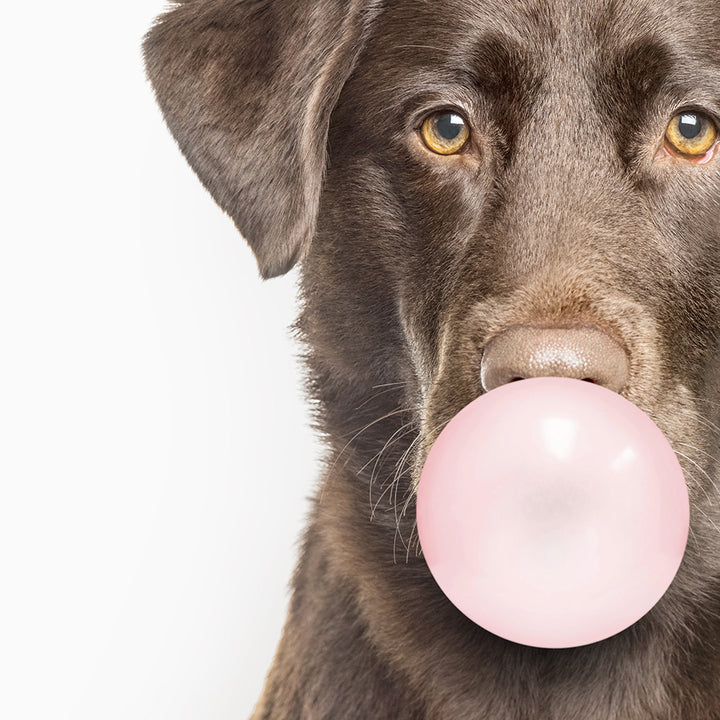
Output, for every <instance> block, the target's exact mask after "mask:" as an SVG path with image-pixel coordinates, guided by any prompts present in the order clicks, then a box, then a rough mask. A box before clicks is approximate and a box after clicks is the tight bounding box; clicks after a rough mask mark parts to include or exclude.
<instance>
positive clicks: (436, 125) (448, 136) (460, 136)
mask: <svg viewBox="0 0 720 720" xmlns="http://www.w3.org/2000/svg"><path fill="white" fill-rule="evenodd" d="M421 131H422V138H423V141H424V142H425V145H427V147H428V149H430V150H432V151H433V152H434V153H438V154H439V155H452V154H453V153H456V152H459V151H460V150H461V149H462V147H463V146H464V145H465V143H466V142H467V140H468V138H469V137H470V130H469V128H468V126H467V123H466V122H465V120H463V119H462V117H460V115H458V114H457V113H454V112H449V111H443V112H437V113H433V114H432V115H430V116H429V117H427V118H426V119H425V122H423V124H422V130H421Z"/></svg>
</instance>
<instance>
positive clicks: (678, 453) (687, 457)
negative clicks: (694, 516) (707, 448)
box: [675, 450, 717, 505]
mask: <svg viewBox="0 0 720 720" xmlns="http://www.w3.org/2000/svg"><path fill="white" fill-rule="evenodd" d="M675 454H676V455H680V457H684V458H685V459H686V460H687V461H688V462H691V463H692V464H693V465H694V466H695V467H696V468H697V469H698V470H699V471H700V472H701V473H702V474H703V475H704V476H705V477H706V478H707V479H708V480H709V481H710V485H711V486H712V488H713V489H714V490H717V485H716V484H715V481H714V480H713V479H712V478H711V477H710V475H708V473H707V471H706V470H705V469H704V468H703V467H702V466H701V465H699V464H698V463H696V462H695V460H693V459H692V458H691V457H689V456H687V455H685V453H681V452H680V451H679V450H675ZM691 477H692V476H691ZM693 479H694V480H695V482H696V484H697V486H698V487H699V488H700V489H701V490H702V491H703V493H705V497H707V499H708V503H709V504H710V505H713V504H714V503H713V501H712V499H711V498H710V495H709V494H708V491H707V490H706V489H705V486H704V485H703V484H702V483H699V482H697V479H695V478H693Z"/></svg>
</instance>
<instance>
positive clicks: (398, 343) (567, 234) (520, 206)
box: [146, 0, 720, 625]
mask: <svg viewBox="0 0 720 720" xmlns="http://www.w3.org/2000/svg"><path fill="white" fill-rule="evenodd" d="M280 4H281V3H279V2H272V0H266V1H265V2H247V3H240V4H237V3H235V4H232V3H229V2H223V1H222V0H210V2H206V3H200V4H198V3H197V2H187V3H183V4H182V5H181V6H180V7H179V8H178V9H177V10H174V11H172V12H171V13H170V14H169V15H168V16H167V17H166V19H165V20H164V22H163V23H162V24H161V25H159V26H158V27H157V28H156V29H155V30H154V31H153V33H152V34H151V36H150V39H149V41H148V43H147V44H146V53H147V57H148V67H149V71H150V76H151V78H152V79H153V82H154V83H155V86H156V89H157V91H158V98H159V100H160V103H161V105H162V106H163V109H164V111H165V113H166V117H167V118H168V123H169V125H170V127H171V129H172V130H173V132H174V133H175V134H176V136H177V138H178V140H179V143H180V146H181V148H182V149H183V150H184V152H185V153H186V154H187V156H188V158H189V160H190V162H191V163H192V164H193V166H194V167H195V169H196V170H197V172H198V173H199V174H200V177H201V178H202V179H203V181H204V182H205V184H206V185H207V186H208V187H209V189H210V190H211V192H212V193H213V194H214V196H215V197H216V199H217V200H218V202H219V203H220V204H221V205H222V206H223V207H224V208H225V209H226V210H227V211H228V212H230V213H231V214H232V216H233V217H234V219H235V221H236V223H237V224H238V227H239V228H240V229H241V230H242V231H243V234H245V236H246V237H247V239H248V241H249V242H250V244H251V245H252V247H253V249H254V251H255V252H256V254H257V256H258V262H259V264H260V268H261V272H262V273H263V274H264V275H265V276H266V277H268V276H272V275H276V274H279V273H281V272H283V271H284V270H286V269H287V268H289V267H290V266H291V265H292V264H293V263H294V262H295V261H296V260H297V259H299V258H302V264H301V272H302V299H303V309H302V313H301V316H300V318H299V320H298V328H299V330H300V331H301V333H302V337H303V339H304V340H305V341H306V343H307V346H308V356H307V361H308V368H309V389H310V392H311V394H312V396H313V397H314V398H315V399H317V400H318V401H319V405H318V425H319V427H320V428H321V429H322V430H323V431H324V432H326V433H327V436H328V439H329V442H330V444H331V446H332V449H333V454H332V455H331V457H332V458H334V459H335V461H336V462H342V463H343V464H344V465H345V466H346V467H348V468H349V469H350V470H351V471H352V474H353V476H354V478H355V482H356V483H357V486H358V497H362V498H363V499H364V500H365V506H364V507H365V508H366V510H367V512H366V513H365V514H364V515H363V516H361V517H357V518H356V519H355V520H353V521H352V522H355V523H357V524H358V525H360V524H363V523H367V521H368V520H369V519H370V517H371V516H372V521H373V523H374V526H375V527H376V528H378V529H379V530H378V535H376V536H374V540H373V544H372V547H371V546H370V545H368V546H366V548H365V550H364V552H365V554H366V555H372V553H373V552H376V553H377V554H382V553H384V552H386V550H385V548H389V552H390V553H393V552H394V551H395V550H396V549H397V548H398V547H400V548H401V549H402V552H401V553H397V554H396V555H394V556H395V557H396V559H398V560H400V558H401V557H402V556H403V555H404V556H405V557H404V560H405V561H406V562H412V561H413V558H415V559H417V557H418V552H417V550H418V547H417V536H416V534H415V533H414V527H413V525H414V488H415V484H416V482H417V479H418V476H419V470H420V468H421V467H422V463H423V460H424V458H425V456H426V454H427V452H428V450H429V447H430V446H431V444H432V442H433V440H434V439H435V438H436V437H437V435H438V434H439V432H440V430H441V429H442V427H443V426H444V425H445V424H446V423H447V422H448V421H449V420H450V418H452V417H453V416H454V415H455V414H456V413H457V412H458V411H459V410H460V409H461V408H463V407H464V406H465V405H466V404H468V403H469V402H470V401H472V400H473V399H474V398H476V397H477V396H478V395H479V394H481V393H482V392H484V391H486V390H487V389H488V388H489V384H490V383H489V381H488V380H487V377H489V376H490V375H492V373H485V375H484V372H485V370H487V368H486V367H484V366H483V363H484V362H489V361H488V360H487V358H488V353H489V348H490V347H491V344H492V342H493V340H494V339H496V338H499V337H504V338H505V342H506V345H507V347H506V348H505V350H504V351H503V352H502V353H500V355H501V356H502V360H501V361H499V362H500V365H502V363H503V362H504V361H505V360H506V359H507V356H508V354H509V355H510V356H512V357H513V358H514V359H513V362H515V361H517V362H519V363H520V365H522V363H523V360H522V356H523V353H525V354H526V355H528V356H531V355H533V351H532V347H531V345H532V343H533V342H537V343H539V344H540V345H541V346H542V344H543V343H548V342H550V341H549V340H548V338H551V333H553V332H555V333H557V332H560V334H561V335H562V332H563V331H568V332H571V333H572V332H574V331H577V333H576V334H575V335H573V337H574V338H576V339H577V338H579V340H578V342H579V343H580V345H581V351H580V353H579V355H580V356H582V355H583V352H584V350H582V348H583V347H584V348H585V351H587V353H586V354H590V355H592V351H593V348H594V349H597V347H599V346H598V345H597V343H600V346H602V347H601V350H600V352H599V354H600V356H601V360H600V361H599V362H598V363H596V366H595V367H593V368H592V371H593V373H595V374H596V375H597V374H598V373H599V375H598V377H599V378H600V379H599V380H598V377H595V375H593V374H591V375H590V376H589V377H590V379H593V380H594V381H599V382H603V383H604V384H608V385H609V386H610V385H612V386H613V389H615V390H617V391H618V392H621V393H622V394H623V395H624V396H625V397H627V398H628V399H629V400H631V401H632V402H634V403H635V404H637V405H638V406H639V407H640V408H641V409H643V410H644V411H645V412H647V413H648V414H649V415H650V417H651V418H653V420H655V422H656V423H657V425H658V426H659V427H660V429H661V430H662V431H663V432H664V433H665V435H666V436H667V438H668V439H669V441H670V442H671V444H672V446H673V448H674V449H675V451H676V452H677V454H678V456H679V458H680V460H681V464H682V466H683V469H684V471H685V474H686V478H687V481H688V485H689V491H690V496H691V505H692V510H691V534H690V539H689V544H688V550H687V554H686V558H685V561H684V563H683V567H682V568H681V570H680V573H679V574H678V578H677V580H676V582H675V583H674V585H673V587H672V588H671V590H670V592H669V593H668V594H667V596H666V598H665V599H664V600H663V602H664V603H665V606H666V607H667V608H676V607H677V605H676V601H677V602H684V603H685V604H686V605H687V604H688V602H687V600H688V598H696V599H697V598H702V597H703V592H704V589H705V588H706V586H707V581H708V578H717V577H718V576H719V575H720V560H719V558H720V531H718V528H719V527H720V512H719V511H718V507H720V503H719V502H718V500H719V499H720V492H719V489H718V486H717V479H716V478H717V474H718V468H717V462H716V460H717V453H718V436H719V434H720V429H719V428H718V424H719V422H718V418H720V157H716V155H717V154H718V144H719V143H720V34H719V33H718V27H720V5H718V3H717V2H716V0H697V1H696V2H694V3H692V4H688V3H684V2H680V1H679V0H671V1H670V2H667V3H656V2H652V1H651V0H602V1H601V0H593V1H592V2H583V3H575V2H569V0H554V1H550V2H532V1H531V0H511V1H509V2H501V3H499V2H485V1H481V0H475V1H473V2H461V1H460V0H443V2H439V1H438V0H425V1H423V2H409V1H406V0H393V1H392V2H387V3H384V4H382V5H381V3H379V2H376V1H373V2H371V1H369V0H368V1H366V2H361V1H360V0H354V1H353V2H340V0H305V1H301V0H297V1H295V2H287V3H283V4H282V5H283V7H282V8H281V7H280ZM557 337H560V335H557V334H556V335H552V338H555V339H557ZM563 337H564V336H563ZM568 337H569V336H568ZM508 338H510V340H508ZM573 342H575V340H573ZM508 347H509V350H508ZM588 348H589V349H588ZM496 354H497V353H496ZM541 354H542V353H541ZM518 357H519V358H520V360H518ZM517 362H516V364H517ZM528 362H530V361H528ZM510 364H511V365H512V363H510ZM530 364H532V363H530ZM591 364H592V363H591ZM554 367H556V366H554V365H552V362H551V363H550V365H546V366H544V367H543V370H544V374H555V373H554V371H553V368H554ZM557 367H559V368H560V370H559V371H558V373H559V374H568V372H566V371H567V364H566V365H563V364H562V362H560V364H559V365H557ZM548 368H549V369H548ZM563 368H564V369H563ZM495 370H497V368H493V372H494V371H495ZM511 370H512V368H511ZM513 372H514V371H513ZM584 373H585V368H583V369H582V372H581V374H580V375H577V376H578V377H580V379H585V378H584ZM603 373H604V374H603ZM511 374H512V373H511ZM570 374H571V373H570ZM496 375H497V373H496ZM520 375H521V376H522V375H523V373H522V372H520ZM500 376H502V368H500V375H499V376H498V377H500ZM602 378H612V382H611V380H607V381H606V380H605V379H602ZM618 378H619V379H618ZM511 379H514V378H513V377H505V378H504V380H500V381H498V380H495V381H494V382H495V383H497V382H502V381H508V380H511ZM613 383H614V385H613ZM339 458H342V459H341V460H340V459H339ZM400 541H402V543H403V545H404V547H402V546H401V545H400V544H399V542H400ZM703 602H704V601H703ZM700 604H702V602H701V603H700ZM706 604H707V603H706ZM662 606H663V604H662V603H661V604H660V605H659V606H658V607H662ZM659 612H661V610H660V611H659ZM668 612H670V610H668ZM669 623H670V625H671V624H672V620H670V621H669Z"/></svg>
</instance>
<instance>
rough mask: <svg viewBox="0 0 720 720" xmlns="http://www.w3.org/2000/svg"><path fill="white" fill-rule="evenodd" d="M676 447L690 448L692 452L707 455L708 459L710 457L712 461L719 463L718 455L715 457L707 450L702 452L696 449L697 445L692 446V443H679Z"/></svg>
mask: <svg viewBox="0 0 720 720" xmlns="http://www.w3.org/2000/svg"><path fill="white" fill-rule="evenodd" d="M675 444H676V445H683V446H684V447H688V448H690V449H692V450H695V452H699V453H700V454H702V455H705V456H706V457H709V458H710V459H711V460H714V461H716V462H717V460H718V458H717V456H716V455H713V454H712V453H709V452H707V451H706V450H702V449H701V448H699V447H696V446H695V445H691V444H690V443H684V442H677V443H675Z"/></svg>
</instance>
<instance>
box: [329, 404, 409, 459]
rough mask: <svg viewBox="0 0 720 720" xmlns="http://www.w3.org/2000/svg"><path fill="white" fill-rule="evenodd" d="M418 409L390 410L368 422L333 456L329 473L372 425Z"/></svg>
mask: <svg viewBox="0 0 720 720" xmlns="http://www.w3.org/2000/svg"><path fill="white" fill-rule="evenodd" d="M419 409H420V408H419V407H417V406H414V407H407V408H397V409H395V410H392V411H391V412H388V413H385V414H384V415H381V416H380V417H379V418H377V419H375V420H373V421H372V422H369V423H368V424H367V425H365V426H364V427H362V428H360V430H358V431H357V432H356V433H355V434H354V435H353V436H352V437H351V438H350V439H349V440H348V441H347V443H345V446H344V447H343V448H342V450H340V452H338V453H337V455H336V456H335V459H334V460H333V463H332V465H331V466H330V472H331V473H332V471H333V470H334V469H335V465H336V464H337V462H338V460H339V459H340V457H341V456H342V454H343V453H344V452H345V451H346V450H347V449H348V447H350V445H351V444H352V443H353V442H354V441H355V440H357V438H358V437H359V436H360V435H361V434H362V433H364V432H365V431H366V430H368V429H370V428H371V427H372V426H373V425H375V424H377V423H379V422H382V421H383V420H387V418H389V417H393V416H394V415H399V414H400V413H404V412H414V411H417V410H419Z"/></svg>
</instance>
